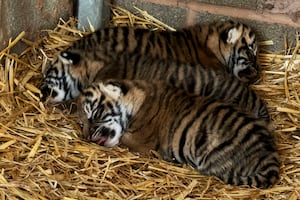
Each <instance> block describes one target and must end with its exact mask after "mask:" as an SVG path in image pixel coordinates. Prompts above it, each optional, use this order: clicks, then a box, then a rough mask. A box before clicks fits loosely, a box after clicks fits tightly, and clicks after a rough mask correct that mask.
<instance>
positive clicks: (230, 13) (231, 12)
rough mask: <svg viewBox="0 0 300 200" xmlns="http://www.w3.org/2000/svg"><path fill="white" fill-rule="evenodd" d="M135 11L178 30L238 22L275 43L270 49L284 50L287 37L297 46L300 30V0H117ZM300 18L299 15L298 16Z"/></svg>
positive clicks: (260, 37) (263, 38)
mask: <svg viewBox="0 0 300 200" xmlns="http://www.w3.org/2000/svg"><path fill="white" fill-rule="evenodd" d="M114 3H115V4H117V5H119V6H121V7H124V8H126V9H128V10H131V11H133V12H134V8H133V6H137V7H138V8H141V9H143V10H146V11H148V13H149V14H151V15H152V16H154V17H156V18H158V19H160V20H161V21H163V22H164V23H166V24H168V25H170V26H173V27H175V28H179V27H184V26H189V25H193V24H196V23H209V22H212V21H219V20H223V19H238V20H239V21H242V22H244V23H247V24H249V25H250V26H251V27H253V28H254V29H255V30H256V34H257V35H258V39H259V40H273V42H274V46H272V47H270V48H269V49H270V50H273V51H277V50H278V51H279V50H282V49H283V44H284V41H283V40H284V35H285V34H286V35H287V38H288V40H289V42H290V43H295V36H296V34H295V33H296V31H297V30H300V1H299V0H284V1H283V0H251V1H244V0H115V1H114ZM298 15H299V16H298Z"/></svg>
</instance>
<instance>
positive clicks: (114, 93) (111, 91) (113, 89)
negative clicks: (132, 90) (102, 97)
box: [99, 83, 122, 100]
mask: <svg viewBox="0 0 300 200" xmlns="http://www.w3.org/2000/svg"><path fill="white" fill-rule="evenodd" d="M99 86H100V90H101V91H102V92H104V93H105V94H106V95H108V96H110V97H111V98H112V99H114V100H117V99H119V98H120V96H121V95H122V90H121V88H119V87H118V86H115V85H112V84H108V85H104V84H103V83H100V85H99Z"/></svg>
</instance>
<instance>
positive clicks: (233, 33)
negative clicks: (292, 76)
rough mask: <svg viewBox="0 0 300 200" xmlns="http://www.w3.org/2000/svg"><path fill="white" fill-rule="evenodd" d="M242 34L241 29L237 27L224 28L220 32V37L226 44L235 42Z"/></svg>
mask: <svg viewBox="0 0 300 200" xmlns="http://www.w3.org/2000/svg"><path fill="white" fill-rule="evenodd" d="M241 36H242V31H241V30H239V29H238V28H237V27H233V28H230V29H227V30H224V31H223V32H222V33H221V39H222V40H223V42H224V43H227V44H235V43H236V41H238V40H239V39H240V38H241Z"/></svg>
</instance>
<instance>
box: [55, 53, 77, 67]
mask: <svg viewBox="0 0 300 200" xmlns="http://www.w3.org/2000/svg"><path fill="white" fill-rule="evenodd" d="M60 56H61V57H62V58H64V59H66V60H67V61H68V62H69V64H72V65H76V64H77V63H79V61H80V55H79V54H78V53H74V52H70V51H63V52H61V53H60Z"/></svg>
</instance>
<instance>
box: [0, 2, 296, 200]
mask: <svg viewBox="0 0 300 200" xmlns="http://www.w3.org/2000/svg"><path fill="white" fill-rule="evenodd" d="M112 13H113V14H114V15H113V17H112V24H114V25H122V24H123V25H136V24H139V25H142V26H145V27H146V28H149V27H148V26H149V24H150V25H151V27H156V28H161V27H162V25H161V24H158V25H157V26H156V23H155V22H153V21H151V20H149V19H145V18H144V19H140V18H141V17H140V16H138V17H136V16H135V15H132V14H131V13H129V12H128V11H124V10H123V9H119V8H117V7H113V9H112ZM133 19H134V20H133ZM132 22H134V23H132ZM76 23H77V22H76V20H74V19H73V18H71V19H69V20H68V21H63V20H60V21H59V23H58V25H57V27H56V28H55V29H54V30H49V31H47V32H48V35H47V36H46V37H43V38H41V39H38V40H36V41H34V42H32V41H28V40H26V39H25V38H24V33H21V34H20V35H19V36H18V37H17V38H15V39H14V40H12V41H10V42H9V45H8V47H7V48H5V49H3V50H2V51H1V52H0V60H1V63H3V64H2V66H1V67H0V115H1V117H0V154H1V156H0V157H1V162H0V169H1V171H0V198H1V199H28V200H29V199H30V200H31V199H65V200H71V199H97V198H100V199H108V198H109V199H149V198H157V199H184V198H197V199H291V200H294V199H295V200H296V199H299V198H300V194H299V193H300V192H299V191H300V135H299V128H300V127H299V126H300V125H299V120H300V109H299V108H300V101H299V94H300V91H299V90H300V83H299V74H300V66H299V63H300V55H299V46H300V41H299V36H298V40H297V41H296V46H295V47H294V48H286V49H285V50H284V51H282V52H279V53H270V52H262V53H260V54H259V60H260V62H261V66H262V72H261V73H262V80H261V81H260V82H259V83H258V84H256V85H254V86H253V88H254V89H255V90H257V92H259V93H260V94H261V95H262V97H263V98H264V99H265V101H266V103H267V106H268V108H269V110H270V114H271V117H272V120H273V122H274V125H275V127H276V132H275V134H276V138H277V143H278V148H279V151H280V156H281V160H282V167H281V178H280V181H279V182H278V183H277V184H276V185H275V186H274V187H273V188H270V189H265V190H261V189H255V188H247V187H236V186H230V185H225V184H224V183H222V182H221V181H219V180H218V179H217V178H214V177H206V176H201V175H200V174H199V173H198V172H196V171H195V170H193V169H192V168H190V167H189V166H177V165H174V164H172V163H167V162H165V161H163V160H161V159H159V158H157V157H156V156H155V155H154V156H153V157H142V156H140V155H138V154H133V153H131V152H128V150H127V149H122V148H119V147H116V148H106V147H101V146H98V145H96V144H92V143H87V142H85V141H83V140H81V138H80V130H79V127H78V125H77V123H76V117H75V116H73V115H72V114H71V111H70V110H71V108H70V107H71V106H72V105H71V106H69V107H61V108H57V107H46V106H45V105H44V104H43V103H42V102H40V97H41V92H40V91H39V89H38V85H39V84H40V82H41V79H42V69H43V67H44V66H45V64H46V62H47V60H48V58H50V57H53V56H55V55H56V54H57V53H58V52H59V51H61V50H63V49H65V48H67V47H68V46H70V45H71V44H72V42H73V41H75V40H77V39H78V38H80V37H81V36H82V35H85V34H87V33H86V32H82V31H79V30H77V28H76ZM164 28H165V27H164ZM18 42H23V43H26V44H27V45H28V48H27V49H26V50H24V52H22V53H20V54H18V55H17V54H12V53H10V49H11V48H12V47H13V46H14V45H15V44H16V43H18Z"/></svg>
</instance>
